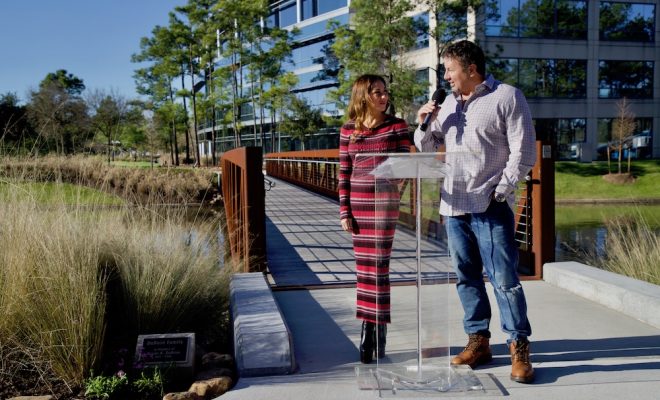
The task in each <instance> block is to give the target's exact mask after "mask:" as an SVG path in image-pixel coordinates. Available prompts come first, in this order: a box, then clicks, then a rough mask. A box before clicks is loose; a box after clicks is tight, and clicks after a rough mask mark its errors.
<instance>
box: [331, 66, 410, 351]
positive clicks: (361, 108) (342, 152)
mask: <svg viewBox="0 0 660 400" xmlns="http://www.w3.org/2000/svg"><path fill="white" fill-rule="evenodd" d="M389 106H390V102H389V93H388V92H387V87H386V84H385V80H384V79H383V78H382V77H380V76H378V75H363V76H360V77H359V78H357V80H356V81H355V83H353V89H352V94H351V100H350V102H349V104H348V122H346V123H345V124H344V126H342V128H341V130H340V136H339V164H340V167H339V213H340V218H341V226H342V229H344V230H345V231H347V232H351V233H352V234H353V250H354V252H355V264H356V271H357V318H358V319H361V320H362V334H361V337H360V361H362V362H363V363H370V362H371V361H372V360H373V357H374V353H377V354H376V355H377V356H378V358H382V357H384V356H385V339H386V333H387V325H386V324H387V323H389V322H390V279H389V264H390V253H391V251H392V241H393V239H394V229H395V227H396V221H397V220H398V217H399V190H398V185H397V184H396V182H391V183H387V182H385V183H384V184H383V183H381V182H380V181H379V183H378V200H379V201H378V205H379V210H378V212H377V210H376V201H375V200H376V181H375V178H374V177H373V176H372V175H370V172H371V171H372V170H373V169H374V168H375V167H376V166H377V165H378V164H379V163H380V162H382V161H383V160H384V159H385V158H386V157H372V156H363V157H360V154H361V153H393V152H409V151H410V139H409V133H408V125H407V124H406V123H405V121H403V120H402V119H399V118H396V117H394V116H392V115H389V114H388V113H387V110H388V108H389ZM382 204H385V209H384V210H383V209H382V207H381V205H382ZM377 214H378V215H377ZM376 347H378V348H376Z"/></svg>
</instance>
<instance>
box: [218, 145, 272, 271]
mask: <svg viewBox="0 0 660 400" xmlns="http://www.w3.org/2000/svg"><path fill="white" fill-rule="evenodd" d="M220 165H221V167H222V196H223V199H224V206H225V215H226V216H227V234H228V236H229V237H228V240H229V247H230V251H231V256H232V259H233V261H234V263H235V265H236V267H237V268H238V269H239V270H240V271H241V272H257V271H259V272H264V271H266V215H265V207H266V204H265V191H264V176H263V172H262V165H263V158H262V154H261V147H240V148H237V149H234V150H230V151H228V152H226V153H224V155H223V156H222V159H221V160H220Z"/></svg>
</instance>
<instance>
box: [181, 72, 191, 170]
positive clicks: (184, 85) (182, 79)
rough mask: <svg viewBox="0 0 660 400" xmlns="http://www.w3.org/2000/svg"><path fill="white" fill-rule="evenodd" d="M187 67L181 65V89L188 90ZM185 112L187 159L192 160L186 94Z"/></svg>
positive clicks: (184, 97)
mask: <svg viewBox="0 0 660 400" xmlns="http://www.w3.org/2000/svg"><path fill="white" fill-rule="evenodd" d="M184 78H185V68H184V66H183V65H182V66H181V89H182V90H186V80H185V79H184ZM183 113H184V114H185V115H186V161H185V163H186V164H187V163H189V162H190V121H189V120H188V106H187V105H186V96H183Z"/></svg>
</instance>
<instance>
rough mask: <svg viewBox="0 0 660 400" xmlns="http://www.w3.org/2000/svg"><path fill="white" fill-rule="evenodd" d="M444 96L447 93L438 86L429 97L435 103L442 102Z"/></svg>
mask: <svg viewBox="0 0 660 400" xmlns="http://www.w3.org/2000/svg"><path fill="white" fill-rule="evenodd" d="M445 97H447V93H446V92H445V91H444V90H442V89H440V88H438V89H436V90H435V92H433V97H431V100H433V102H434V103H435V104H442V102H443V101H445Z"/></svg>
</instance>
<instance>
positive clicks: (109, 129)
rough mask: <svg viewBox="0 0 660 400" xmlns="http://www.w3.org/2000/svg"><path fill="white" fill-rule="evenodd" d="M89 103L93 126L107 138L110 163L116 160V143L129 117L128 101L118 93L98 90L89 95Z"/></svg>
mask: <svg viewBox="0 0 660 400" xmlns="http://www.w3.org/2000/svg"><path fill="white" fill-rule="evenodd" d="M87 104H88V105H89V107H90V110H91V111H92V114H93V115H92V117H91V123H92V127H93V128H94V129H95V131H96V132H98V133H100V134H101V135H103V136H105V138H106V139H107V145H108V148H107V151H108V164H109V163H110V162H111V161H113V160H114V147H115V146H114V143H115V142H117V141H118V139H119V134H120V132H121V126H122V125H123V124H124V122H126V119H127V115H128V104H127V101H126V99H125V98H124V97H123V96H121V95H119V94H117V93H107V92H105V91H103V90H96V91H94V92H92V93H91V94H90V95H89V96H88V99H87Z"/></svg>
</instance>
